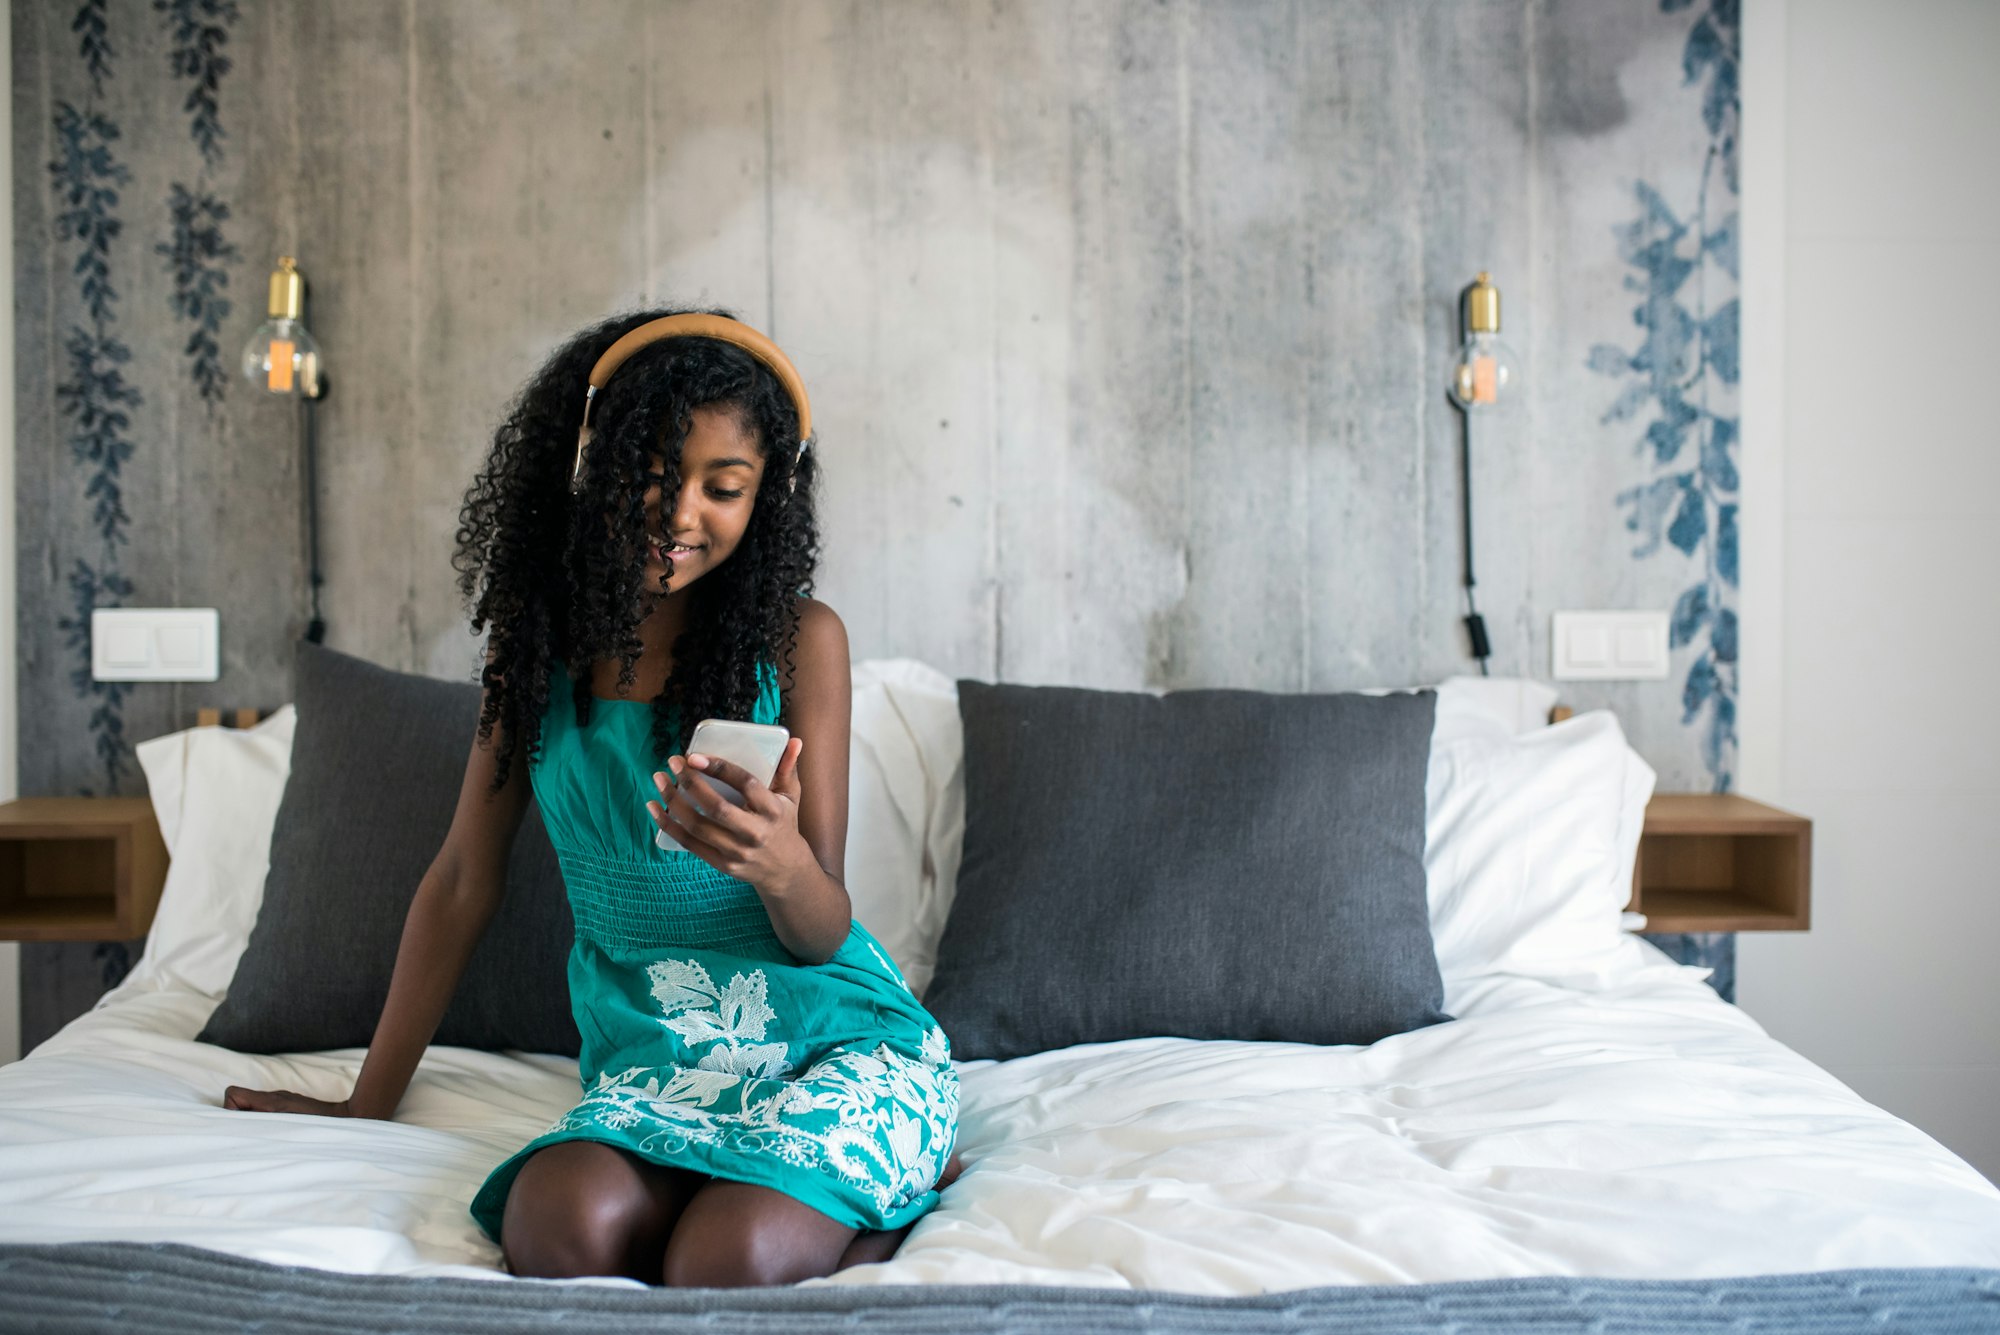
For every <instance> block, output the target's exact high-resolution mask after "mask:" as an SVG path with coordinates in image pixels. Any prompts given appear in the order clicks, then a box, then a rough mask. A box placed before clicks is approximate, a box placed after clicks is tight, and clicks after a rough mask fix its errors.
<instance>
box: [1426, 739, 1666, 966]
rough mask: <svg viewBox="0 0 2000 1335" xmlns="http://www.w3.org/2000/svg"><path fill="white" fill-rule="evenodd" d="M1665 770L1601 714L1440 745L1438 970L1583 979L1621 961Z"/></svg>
mask: <svg viewBox="0 0 2000 1335" xmlns="http://www.w3.org/2000/svg"><path fill="white" fill-rule="evenodd" d="M1654 778H1655V776H1654V773H1653V770H1652V768H1651V766H1649V765H1647V764H1646V762H1645V761H1644V760H1643V759H1641V758H1640V757H1639V755H1638V753H1637V752H1635V751H1634V750H1632V748H1631V747H1630V746H1628V745H1626V742H1625V734H1624V733H1623V732H1621V731H1620V730H1619V727H1618V720H1617V719H1616V718H1614V717H1613V716H1612V715H1611V714H1609V713H1607V712H1605V711H1602V710H1598V711H1593V712H1591V713H1587V714H1579V715H1577V716H1576V717H1574V718H1571V719H1568V720H1566V721H1565V722H1562V723H1558V724H1554V725H1552V726H1550V727H1545V728H1539V729H1536V730H1534V731H1531V732H1523V733H1519V734H1515V735H1509V734H1507V733H1505V732H1503V731H1501V730H1499V729H1497V728H1496V729H1494V730H1493V731H1491V732H1488V733H1486V734H1484V735H1481V734H1479V733H1478V732H1476V731H1468V732H1464V733H1461V734H1460V735H1458V736H1457V737H1456V738H1447V739H1445V740H1443V741H1440V742H1437V743H1434V744H1433V746H1432V748H1431V761H1430V770H1429V774H1428V780H1427V784H1426V790H1427V791H1426V804H1427V808H1428V810H1427V819H1426V822H1425V847H1424V870H1425V873H1426V876H1427V880H1428V890H1429V895H1430V907H1431V939H1432V942H1433V944H1434V945H1435V946H1436V949H1437V961H1438V972H1439V973H1440V974H1442V975H1444V977H1445V978H1446V980H1447V981H1448V982H1449V981H1450V980H1453V979H1464V978H1468V977H1477V976H1480V975H1484V974H1494V973H1505V974H1518V975H1526V976H1530V977H1535V978H1540V979H1543V980H1545V981H1548V982H1552V983H1558V984H1561V985H1564V986H1572V987H1576V986H1593V985H1598V984H1602V983H1604V982H1606V981H1608V980H1609V979H1610V978H1611V977H1612V976H1613V975H1614V974H1616V973H1618V972H1619V971H1621V970H1623V969H1624V968H1625V967H1626V966H1627V964H1628V963H1629V952H1628V951H1627V948H1626V946H1625V944H1624V938H1623V935H1622V931H1621V925H1620V915H1621V913H1622V912H1623V910H1624V907H1625V904H1626V902H1627V901H1628V900H1629V899H1630V898H1631V894H1632V862H1633V858H1634V857H1635V856H1636V855H1637V852H1638V848H1639V833H1640V830H1641V828H1642V827H1643V825H1644V823H1645V816H1646V802H1647V800H1648V799H1649V798H1650V797H1651V796H1652V793H1653V782H1654Z"/></svg>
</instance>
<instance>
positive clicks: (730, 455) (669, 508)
mask: <svg viewBox="0 0 2000 1335" xmlns="http://www.w3.org/2000/svg"><path fill="white" fill-rule="evenodd" d="M680 473H681V485H680V490H679V492H678V493H676V494H674V495H671V496H670V495H668V494H666V491H665V489H664V488H663V487H662V486H661V480H662V477H663V474H662V473H660V472H658V471H656V472H654V473H653V474H651V477H652V482H651V483H650V485H648V486H647V488H646V575H645V581H646V584H647V586H648V587H651V588H655V589H658V590H660V591H661V592H666V591H668V590H674V591H678V590H680V589H684V588H686V587H687V586H688V585H690V584H692V583H694V582H695V581H696V580H698V579H700V578H701V577H702V576H703V575H705V574H707V573H708V572H709V571H711V570H713V569H715V568H716V567H717V566H719V565H721V564H722V563H723V562H724V561H726V560H728V559H729V554H730V553H731V552H733V551H735V550H736V544H737V543H739V542H741V541H742V540H743V531H744V530H745V529H747V528H748V527H750V512H751V510H752V509H753V508H754V506H755V505H756V502H757V487H758V484H759V483H761V482H762V481H763V478H764V459H763V454H762V452H761V451H760V450H759V449H758V448H757V438H756V436H755V435H753V434H752V433H751V432H749V431H747V430H745V429H744V426H743V422H742V419H741V417H740V416H739V415H738V414H737V413H736V411H735V410H734V409H732V408H697V409H695V410H694V412H693V413H692V414H691V415H690V417H689V421H688V433H687V441H686V442H685V443H684V444H683V445H682V446H681V468H680Z"/></svg>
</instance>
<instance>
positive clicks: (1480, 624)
mask: <svg viewBox="0 0 2000 1335" xmlns="http://www.w3.org/2000/svg"><path fill="white" fill-rule="evenodd" d="M1458 416H1459V420H1460V422H1461V424H1462V426H1461V430H1462V431H1463V432H1464V434H1463V435H1461V436H1460V437H1459V450H1458V457H1459V474H1460V479H1459V480H1460V485H1459V489H1458V495H1459V502H1460V505H1461V507H1462V509H1461V512H1460V513H1461V514H1462V516H1463V518H1464V527H1465V631H1466V634H1467V635H1469V636H1471V637H1472V656H1473V657H1474V658H1476V659H1478V660H1479V675H1480V676H1482V677H1485V676H1490V675H1492V674H1491V672H1490V671H1489V669H1488V668H1487V665H1486V660H1487V659H1488V658H1490V657H1492V655H1493V644H1492V641H1490V640H1488V639H1487V638H1486V618H1485V617H1482V616H1480V615H1479V604H1478V603H1477V602H1475V601H1474V599H1473V589H1474V587H1475V586H1476V585H1477V584H1478V582H1479V581H1477V580H1476V579H1474V578H1473V576H1472V414H1471V413H1470V412H1467V411H1466V410H1465V409H1463V408H1460V409H1459V411H1458Z"/></svg>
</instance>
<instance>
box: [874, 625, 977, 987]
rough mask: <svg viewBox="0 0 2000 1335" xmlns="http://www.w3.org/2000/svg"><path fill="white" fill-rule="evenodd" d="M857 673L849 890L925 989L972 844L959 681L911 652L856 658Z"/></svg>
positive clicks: (916, 983) (885, 944)
mask: <svg viewBox="0 0 2000 1335" xmlns="http://www.w3.org/2000/svg"><path fill="white" fill-rule="evenodd" d="M853 677H854V716H853V722H852V724H851V725H850V730H851V736H852V745H851V748H850V750H849V758H848V777H847V859H846V873H847V893H848V897H849V899H851V900H852V902H853V905H854V916H855V917H856V918H858V919H859V920H860V921H861V924H862V926H864V927H866V928H867V929H868V930H869V932H870V933H871V934H873V935H874V937H875V938H876V940H878V941H880V942H881V943H882V945H883V948H884V949H886V950H887V951H888V952H889V954H890V955H891V956H892V957H894V959H895V960H896V963H897V964H899V965H900V966H901V967H902V970H903V975H904V977H905V978H906V979H907V980H908V981H909V984H910V988H911V990H912V991H914V992H915V993H916V994H917V995H918V996H922V995H923V992H924V989H925V988H926V987H928V986H929V985H930V980H931V973H932V971H933V970H934V969H935V968H936V967H937V943H938V938H939V937H941V936H942V935H944V919H945V913H946V912H947V911H948V910H949V909H950V907H951V900H950V896H949V890H950V888H951V887H953V886H955V885H956V884H957V882H958V856H959V850H960V849H961V848H962V847H963V845H964V842H965V769H964V761H965V731H964V728H963V726H962V725H961V724H960V722H959V717H958V685H957V683H956V682H954V681H953V680H952V679H951V678H950V677H947V676H945V675H944V674H943V673H942V672H939V671H938V670H937V669H936V668H933V667H929V666H926V665H925V664H923V663H919V662H916V661H914V660H912V659H907V658H891V659H869V660H866V661H864V662H860V663H856V664H855V665H854V668H853Z"/></svg>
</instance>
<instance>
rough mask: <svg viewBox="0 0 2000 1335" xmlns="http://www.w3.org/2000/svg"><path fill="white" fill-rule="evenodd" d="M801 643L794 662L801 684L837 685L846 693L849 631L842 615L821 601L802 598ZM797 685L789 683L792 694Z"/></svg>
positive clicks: (786, 683) (786, 686)
mask: <svg viewBox="0 0 2000 1335" xmlns="http://www.w3.org/2000/svg"><path fill="white" fill-rule="evenodd" d="M798 609H799V639H798V647H797V651H796V653H795V654H794V655H793V662H794V665H795V667H796V671H797V676H798V678H799V680H801V681H806V682H807V683H808V684H811V683H813V682H819V683H825V684H827V685H837V686H838V687H839V689H841V690H843V691H844V690H846V689H847V684H848V670H847V627H846V626H845V625H843V624H842V623H841V620H840V614H839V613H837V612H835V611H834V610H833V609H832V608H831V607H828V606H827V605H826V604H825V603H823V602H821V601H819V599H817V598H800V599H799V600H798ZM796 684H797V683H796V682H792V681H787V682H785V683H784V686H785V688H786V689H787V691H789V690H790V689H791V688H792V687H793V686H795V685H796Z"/></svg>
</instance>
